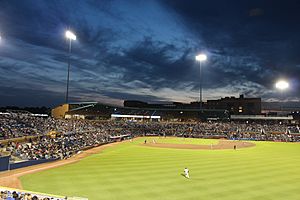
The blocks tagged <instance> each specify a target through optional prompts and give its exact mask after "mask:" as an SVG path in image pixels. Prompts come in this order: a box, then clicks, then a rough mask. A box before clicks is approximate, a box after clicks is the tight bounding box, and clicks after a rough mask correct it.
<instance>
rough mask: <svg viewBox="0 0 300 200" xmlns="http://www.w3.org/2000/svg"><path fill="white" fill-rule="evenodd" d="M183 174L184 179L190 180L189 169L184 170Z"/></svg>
mask: <svg viewBox="0 0 300 200" xmlns="http://www.w3.org/2000/svg"><path fill="white" fill-rule="evenodd" d="M184 174H185V177H186V178H190V175H189V169H188V168H184Z"/></svg>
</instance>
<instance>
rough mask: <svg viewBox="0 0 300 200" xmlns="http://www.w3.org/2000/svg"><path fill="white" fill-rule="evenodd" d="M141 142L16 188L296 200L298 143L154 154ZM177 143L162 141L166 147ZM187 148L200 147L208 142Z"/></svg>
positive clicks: (165, 198) (96, 195) (135, 199)
mask: <svg viewBox="0 0 300 200" xmlns="http://www.w3.org/2000/svg"><path fill="white" fill-rule="evenodd" d="M144 140H145V138H140V139H138V140H135V141H134V142H132V143H130V142H127V143H123V144H120V145H116V146H114V147H111V148H108V149H105V150H104V151H103V152H101V153H99V154H96V155H92V156H90V157H87V158H85V159H83V160H82V161H80V162H78V163H75V164H70V165H66V166H63V167H59V168H55V169H50V170H47V171H42V172H38V173H35V174H30V175H26V176H23V177H21V182H22V184H23V187H24V189H27V190H32V191H39V192H45V193H50V194H51V193H52V194H59V195H69V196H82V197H88V198H89V199H91V200H94V199H95V200H96V199H105V200H106V199H107V200H108V199H109V200H114V199H120V200H121V199H132V200H140V199H141V200H144V199H145V200H146V199H162V200H177V199H178V200H179V199H195V200H196V199H197V200H198V199H214V200H218V199H222V200H241V199H242V200H254V199H255V200H256V199H259V200H283V199H284V200H297V199H300V189H299V188H300V144H299V143H298V144H295V143H273V142H255V143H256V147H251V148H245V149H238V150H236V151H234V150H183V149H166V148H154V147H146V146H142V145H140V144H141V143H143V141H144ZM157 140H158V141H159V142H160V139H157ZM161 140H162V139H161ZM148 141H152V138H148ZM182 141H183V140H182V138H167V139H165V142H167V143H171V142H173V143H177V142H179V143H181V142H182ZM188 142H191V143H192V144H195V143H199V144H203V143H205V144H206V142H208V140H199V139H195V140H188ZM208 144H211V141H209V142H208ZM184 167H188V168H189V169H190V176H191V179H186V178H184V177H183V176H182V175H181V173H182V172H183V169H184Z"/></svg>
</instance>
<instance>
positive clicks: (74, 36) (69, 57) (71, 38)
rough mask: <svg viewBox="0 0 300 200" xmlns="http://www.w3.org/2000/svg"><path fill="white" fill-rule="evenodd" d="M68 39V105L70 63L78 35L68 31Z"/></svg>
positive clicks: (67, 95) (67, 98)
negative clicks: (74, 41) (73, 41)
mask: <svg viewBox="0 0 300 200" xmlns="http://www.w3.org/2000/svg"><path fill="white" fill-rule="evenodd" d="M66 38H67V39H68V40H69V55H68V75H67V92H66V103H68V101H69V81H70V65H71V63H70V61H71V47H72V40H76V35H75V34H74V33H73V32H71V31H69V30H67V31H66Z"/></svg>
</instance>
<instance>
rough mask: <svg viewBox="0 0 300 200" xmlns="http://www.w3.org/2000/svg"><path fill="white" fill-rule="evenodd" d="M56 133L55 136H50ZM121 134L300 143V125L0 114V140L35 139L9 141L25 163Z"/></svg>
mask: <svg viewBox="0 0 300 200" xmlns="http://www.w3.org/2000/svg"><path fill="white" fill-rule="evenodd" d="M51 131H54V132H55V134H54V135H49V134H48V133H49V132H51ZM120 135H131V136H132V137H136V136H144V135H161V136H178V137H195V138H227V139H243V140H268V141H285V142H296V141H300V136H299V135H300V131H299V127H298V126H290V125H287V124H284V123H278V122H276V123H275V122H267V123H266V122H262V123H258V122H256V123H251V122H250V123H248V122H185V123H178V122H152V123H151V122H143V123H142V122H139V123H138V122H126V121H88V120H56V119H53V118H41V117H33V116H28V115H20V114H6V115H0V136H1V138H0V139H9V138H17V137H23V136H33V137H32V138H30V139H29V140H26V142H17V141H10V142H8V143H7V144H6V145H5V149H6V151H7V152H9V153H11V155H13V156H16V157H19V158H21V159H22V160H40V159H66V158H68V157H70V156H72V155H74V154H77V153H78V152H80V151H82V150H83V149H85V148H87V147H93V146H97V145H100V144H103V143H108V142H112V141H114V140H113V139H112V138H113V137H116V136H120Z"/></svg>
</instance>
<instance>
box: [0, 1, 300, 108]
mask: <svg viewBox="0 0 300 200" xmlns="http://www.w3.org/2000/svg"><path fill="white" fill-rule="evenodd" d="M299 11H300V1H299V0H226V1H223V0H210V1H202V0H90V1H88V0H86V1H83V0H82V1H80V0H57V1H56V0H51V1H50V0H49V1H46V0H44V1H42V0H1V1H0V35H1V41H0V106H8V105H18V106H43V105H45V106H55V105H58V104H61V103H64V101H65V92H66V77H67V60H68V53H67V52H68V43H67V39H66V38H65V31H66V30H67V29H70V30H72V31H73V32H74V33H75V34H76V36H77V40H76V41H73V42H72V56H71V68H70V70H71V74H70V92H69V95H70V100H71V101H72V102H78V101H98V102H103V103H111V104H119V105H120V104H121V103H122V101H123V100H141V101H147V102H150V101H151V102H158V101H179V102H186V103H187V102H191V101H197V100H198V98H199V63H197V62H196V61H195V56H196V55H197V54H198V53H200V52H202V53H205V54H207V57H208V59H207V61H205V62H203V65H202V66H203V68H202V69H203V70H202V71H203V99H204V100H207V99H217V98H221V97H225V96H236V97H238V95H240V94H244V95H245V97H261V98H262V100H263V101H278V100H283V99H284V100H285V101H299V100H300V92H299V91H300V24H299V23H300V12H299ZM279 79H285V80H288V82H289V84H290V87H289V89H288V90H287V91H285V92H279V91H278V90H276V89H275V87H274V85H275V82H276V81H277V80H279Z"/></svg>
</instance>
